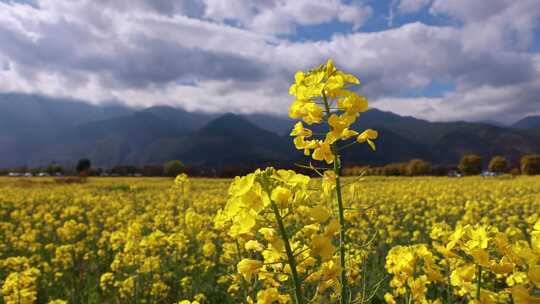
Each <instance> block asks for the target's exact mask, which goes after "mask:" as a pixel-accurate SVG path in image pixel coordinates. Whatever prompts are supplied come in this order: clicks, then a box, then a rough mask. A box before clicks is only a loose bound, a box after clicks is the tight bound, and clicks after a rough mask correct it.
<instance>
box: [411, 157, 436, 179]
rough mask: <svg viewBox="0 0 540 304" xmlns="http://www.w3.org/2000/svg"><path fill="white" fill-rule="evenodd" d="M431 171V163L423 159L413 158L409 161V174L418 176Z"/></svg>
mask: <svg viewBox="0 0 540 304" xmlns="http://www.w3.org/2000/svg"><path fill="white" fill-rule="evenodd" d="M430 173H431V164H430V163H428V162H427V161H424V160H421V159H411V160H410V161H409V163H407V175H409V176H418V175H428V174H430Z"/></svg>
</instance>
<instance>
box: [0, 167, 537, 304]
mask: <svg viewBox="0 0 540 304" xmlns="http://www.w3.org/2000/svg"><path fill="white" fill-rule="evenodd" d="M259 174H261V176H262V175H264V174H272V176H273V177H274V178H275V180H276V181H278V182H279V183H283V184H282V185H289V187H285V186H279V185H273V186H272V189H274V191H272V192H271V194H270V195H269V196H268V197H270V198H271V200H272V202H276V204H272V206H275V207H276V209H279V210H276V209H274V211H277V212H279V213H280V215H281V216H280V219H281V224H282V225H278V226H277V228H276V225H275V224H274V223H273V222H272V221H271V220H270V217H271V216H272V210H271V209H266V208H265V205H266V203H264V199H263V200H262V201H260V200H257V199H256V196H257V195H256V193H257V191H265V190H264V189H265V187H267V186H268V185H265V184H264V182H259V183H257V179H256V178H257V175H256V174H255V175H251V177H250V176H247V177H243V178H236V179H235V180H225V179H224V180H219V179H213V180H210V179H188V178H187V177H185V176H181V177H179V178H177V179H176V181H174V180H172V179H159V178H123V179H122V178H95V179H92V178H91V179H89V180H88V182H87V183H83V184H59V183H56V182H55V181H54V180H53V179H47V178H34V179H8V178H1V179H0V291H1V298H0V303H182V304H184V303H293V302H294V301H302V299H294V297H295V293H294V292H292V290H291V289H292V288H294V285H293V284H292V280H293V279H297V280H301V281H302V285H301V289H302V290H300V294H301V295H302V296H303V297H305V299H304V301H305V303H308V302H309V303H334V302H335V301H336V299H337V298H338V297H339V290H340V287H341V286H340V279H339V275H340V267H339V261H338V260H339V258H338V254H337V247H338V244H337V243H336V238H335V237H334V236H335V235H336V234H338V232H339V230H340V228H339V223H337V221H336V220H335V218H336V216H335V212H336V211H335V208H333V207H332V203H331V202H329V201H328V200H329V198H328V197H327V196H328V195H330V194H329V193H330V192H331V189H329V188H331V187H332V182H331V179H329V178H328V177H327V176H326V175H325V177H324V178H309V177H306V176H302V175H299V174H295V173H293V172H292V171H284V170H275V171H274V170H272V171H271V172H268V170H266V171H261V172H259ZM329 180H330V182H329ZM259 181H262V179H259ZM341 181H342V187H343V202H344V210H345V213H344V214H345V217H346V222H347V225H348V229H347V230H346V231H347V235H346V237H347V239H348V240H349V241H348V242H347V246H346V248H345V249H346V251H347V253H348V254H347V260H346V264H347V266H348V267H347V268H348V272H347V278H346V280H347V282H348V290H349V292H348V294H349V297H350V300H351V301H350V302H351V303H353V302H354V303H540V294H539V290H540V177H516V178H512V177H504V176H503V177H497V178H480V177H466V178H454V179H452V178H435V177H418V178H406V177H403V178H388V177H386V178H381V177H365V178H362V179H356V178H345V179H342V180H341ZM257 185H259V186H257ZM258 187H260V189H258ZM280 187H281V188H280ZM261 189H262V190H261ZM275 189H279V190H275ZM289 189H293V191H294V193H297V195H294V197H291V193H290V192H289V191H290V190H289ZM250 193H251V194H250ZM298 193H302V194H301V195H298ZM332 193H333V192H332ZM248 194H249V195H248ZM238 197H240V198H241V199H240V200H238V199H237V198H238ZM235 208H236V209H238V210H240V211H239V212H236V213H235V215H234V216H232V215H231V212H232V211H233V210H235ZM279 227H284V228H285V229H286V231H288V232H290V233H289V234H288V235H289V238H290V239H289V242H288V244H289V245H287V246H286V247H287V248H284V245H285V243H284V242H283V241H282V240H281V239H280V238H279V237H277V235H278V234H279V231H278V230H279V229H278V228H279ZM288 250H290V251H291V253H292V254H293V255H294V256H295V257H296V267H295V275H294V276H293V274H292V271H291V268H290V267H289V265H288V264H287V263H285V261H286V258H287V256H286V251H288ZM478 287H480V288H478Z"/></svg>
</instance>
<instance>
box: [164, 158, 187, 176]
mask: <svg viewBox="0 0 540 304" xmlns="http://www.w3.org/2000/svg"><path fill="white" fill-rule="evenodd" d="M183 170H184V164H183V163H182V162H181V161H179V160H171V161H168V162H166V163H165V164H164V165H163V174H165V175H166V176H177V175H178V174H180V173H182V172H183Z"/></svg>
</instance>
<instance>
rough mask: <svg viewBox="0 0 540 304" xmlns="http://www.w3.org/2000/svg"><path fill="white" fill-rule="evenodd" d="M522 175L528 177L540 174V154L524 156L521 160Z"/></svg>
mask: <svg viewBox="0 0 540 304" xmlns="http://www.w3.org/2000/svg"><path fill="white" fill-rule="evenodd" d="M521 173H522V174H526V175H537V174H540V154H534V155H525V156H523V157H522V158H521Z"/></svg>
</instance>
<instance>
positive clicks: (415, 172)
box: [0, 154, 540, 177]
mask: <svg viewBox="0 0 540 304" xmlns="http://www.w3.org/2000/svg"><path fill="white" fill-rule="evenodd" d="M485 165H487V170H488V171H489V172H493V173H494V174H505V173H510V174H512V175H519V174H524V175H537V174H540V154H534V155H525V156H523V157H521V159H520V161H519V163H516V164H512V163H511V162H510V161H509V160H508V159H507V158H506V157H504V156H495V157H493V158H491V159H490V161H489V162H488V163H484V159H483V158H482V157H481V156H479V155H476V154H468V155H464V156H463V157H462V158H461V160H460V162H459V164H457V165H433V164H431V163H430V162H428V161H425V160H422V159H411V160H410V161H408V162H399V163H390V164H386V165H384V166H362V165H354V166H350V167H346V168H344V169H343V174H344V175H349V176H358V175H381V176H422V175H433V176H448V175H457V174H459V175H478V174H481V173H482V172H483V170H484V168H486V167H485ZM263 166H274V167H276V168H283V169H293V168H294V169H295V170H297V171H302V172H303V169H302V168H298V167H296V166H295V165H294V164H290V163H265V164H260V165H252V166H238V165H230V166H223V167H221V168H207V167H200V166H194V165H190V164H185V163H183V162H182V161H180V160H170V161H167V162H165V163H164V164H162V165H143V166H135V165H118V166H114V167H112V168H110V169H103V168H93V167H92V163H91V161H90V160H89V159H80V160H79V161H78V162H77V164H76V165H75V166H74V167H71V168H64V167H62V166H60V165H58V164H55V163H53V164H50V165H48V166H46V167H36V168H27V167H21V168H12V169H3V170H0V175H6V174H8V173H9V172H19V173H27V172H28V173H32V174H34V175H37V174H39V173H42V172H45V173H47V174H49V175H51V176H53V175H71V176H73V175H78V176H176V175H178V174H180V173H186V174H188V175H190V176H202V177H234V176H238V175H242V174H247V173H248V172H251V171H253V170H255V169H257V168H258V167H263ZM305 173H309V172H305Z"/></svg>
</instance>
